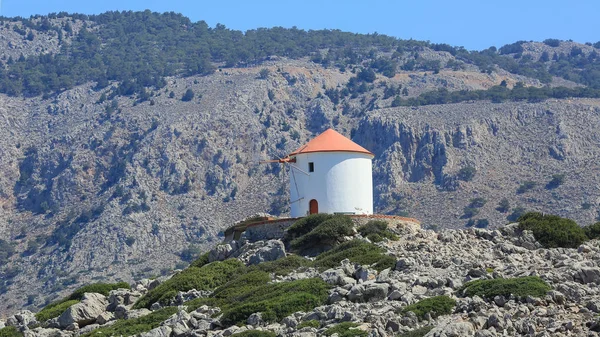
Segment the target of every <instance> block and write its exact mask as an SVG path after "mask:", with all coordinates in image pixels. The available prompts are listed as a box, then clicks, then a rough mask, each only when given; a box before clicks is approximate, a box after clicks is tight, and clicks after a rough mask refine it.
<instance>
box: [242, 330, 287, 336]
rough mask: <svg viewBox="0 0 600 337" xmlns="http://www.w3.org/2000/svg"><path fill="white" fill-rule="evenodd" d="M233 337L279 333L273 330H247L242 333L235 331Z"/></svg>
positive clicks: (274, 334)
mask: <svg viewBox="0 0 600 337" xmlns="http://www.w3.org/2000/svg"><path fill="white" fill-rule="evenodd" d="M231 336H232V337H234V336H237V337H277V334H276V333H274V332H271V331H260V330H247V331H244V332H240V333H234V334H233V335H231Z"/></svg>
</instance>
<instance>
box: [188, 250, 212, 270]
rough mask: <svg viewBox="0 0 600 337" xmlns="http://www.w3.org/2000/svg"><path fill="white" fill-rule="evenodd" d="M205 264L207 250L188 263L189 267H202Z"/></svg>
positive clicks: (206, 262) (206, 261)
mask: <svg viewBox="0 0 600 337" xmlns="http://www.w3.org/2000/svg"><path fill="white" fill-rule="evenodd" d="M205 264H208V252H206V253H204V254H202V255H200V256H199V257H198V258H197V259H196V260H195V261H193V262H192V263H190V267H196V268H200V267H203V266H204V265H205Z"/></svg>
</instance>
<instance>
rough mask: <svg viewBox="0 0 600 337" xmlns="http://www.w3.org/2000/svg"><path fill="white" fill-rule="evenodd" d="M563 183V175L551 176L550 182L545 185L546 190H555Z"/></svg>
mask: <svg viewBox="0 0 600 337" xmlns="http://www.w3.org/2000/svg"><path fill="white" fill-rule="evenodd" d="M564 183H565V175H564V174H553V175H552V180H550V181H549V182H548V183H547V184H546V189H549V190H550V189H553V188H557V187H559V186H560V185H562V184H564Z"/></svg>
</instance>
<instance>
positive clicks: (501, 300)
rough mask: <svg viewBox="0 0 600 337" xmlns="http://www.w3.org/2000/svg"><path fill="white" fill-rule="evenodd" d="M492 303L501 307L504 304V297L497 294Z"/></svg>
mask: <svg viewBox="0 0 600 337" xmlns="http://www.w3.org/2000/svg"><path fill="white" fill-rule="evenodd" d="M494 303H496V305H497V306H499V307H503V306H504V305H505V304H506V298H505V297H504V296H502V295H498V296H496V297H494Z"/></svg>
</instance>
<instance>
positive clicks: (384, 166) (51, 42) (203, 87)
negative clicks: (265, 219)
mask: <svg viewBox="0 0 600 337" xmlns="http://www.w3.org/2000/svg"><path fill="white" fill-rule="evenodd" d="M128 15H130V16H139V17H147V18H149V20H145V21H144V20H141V19H140V20H139V21H136V20H133V19H131V20H129V19H128V17H127V16H128ZM121 16H123V17H121ZM136 18H137V17H136ZM150 19H151V20H150ZM3 20H4V21H2V24H1V25H0V27H1V28H0V45H1V46H2V47H0V63H1V64H2V70H1V71H0V92H2V93H1V94H0V130H2V131H3V132H0V172H1V174H0V240H1V241H0V293H1V295H0V297H1V298H2V301H0V313H2V314H3V315H8V314H10V313H14V312H16V311H17V310H19V309H21V308H23V307H28V308H30V309H32V310H35V309H36V308H40V307H42V306H44V305H45V304H47V303H49V302H51V301H52V300H54V299H56V298H59V297H61V296H64V295H65V294H68V293H69V292H70V291H71V290H73V289H75V288H77V287H78V286H79V285H81V284H85V283H89V282H92V281H98V280H104V281H111V282H113V281H119V280H123V281H126V282H133V281H134V280H140V279H142V278H144V277H150V276H157V275H161V274H168V273H169V271H170V270H172V269H173V268H175V267H178V268H182V267H184V266H185V265H187V264H188V263H189V262H190V261H192V260H193V259H194V257H196V256H197V255H198V253H199V252H200V251H205V250H207V249H209V248H211V247H212V246H214V245H215V244H217V243H218V242H220V241H221V239H222V237H221V235H222V232H223V230H224V229H225V228H227V227H228V226H230V225H231V224H233V223H235V222H236V221H239V220H240V219H243V218H245V217H247V216H250V215H252V214H255V213H258V212H268V213H271V214H275V215H283V216H285V215H286V212H287V195H288V192H287V173H286V170H285V169H283V168H282V167H281V166H279V165H277V164H272V165H264V164H260V161H261V160H264V159H269V158H277V157H282V156H285V155H286V154H287V153H289V152H290V151H292V150H294V149H296V148H297V147H298V146H300V145H301V144H303V143H305V142H306V141H308V140H309V139H311V138H312V137H314V136H315V135H317V134H318V133H319V132H321V131H323V130H325V129H327V128H328V127H333V128H335V129H336V130H338V131H340V132H342V133H344V134H345V135H347V136H349V137H351V138H352V139H353V140H354V141H356V142H357V143H359V144H361V145H363V146H364V147H366V148H367V149H369V150H371V151H373V152H374V153H375V154H376V158H375V161H374V185H375V192H376V193H375V198H376V204H375V208H376V209H377V211H378V212H380V213H386V214H398V215H407V214H408V215H410V216H412V217H415V218H418V219H419V220H421V221H422V224H423V226H424V227H428V228H464V227H465V226H479V227H488V226H489V227H496V226H499V225H503V224H505V223H507V222H509V220H508V219H507V217H508V218H509V219H516V218H517V217H518V215H519V214H521V213H523V212H524V211H525V210H538V211H543V212H549V213H554V214H559V215H561V216H565V217H569V218H572V219H575V220H576V221H577V222H578V223H580V224H581V225H587V224H591V223H593V222H594V221H595V219H596V217H597V216H598V203H599V201H598V197H599V196H600V191H598V177H597V176H596V175H595V174H593V172H596V171H597V170H598V164H597V162H598V160H597V159H598V157H599V156H598V151H599V150H598V143H599V138H600V135H599V134H598V131H597V128H594V126H595V125H598V122H599V121H598V118H599V117H598V116H599V114H598V112H599V110H598V109H599V108H598V104H599V103H600V100H599V99H598V98H597V97H600V95H597V93H596V90H597V84H596V82H595V78H594V77H593V76H591V75H590V74H593V73H594V69H595V68H594V67H595V66H596V65H597V55H596V49H597V47H598V46H595V45H583V44H578V43H575V42H569V41H558V42H556V41H544V42H543V43H542V42H519V43H516V44H514V45H509V46H505V47H502V48H500V49H499V50H495V48H494V50H491V49H490V50H486V51H481V52H467V51H465V50H464V49H460V48H454V47H450V46H446V45H434V44H428V43H425V42H422V43H421V42H418V41H412V42H410V41H409V42H407V41H402V40H396V39H393V38H388V37H383V36H358V37H355V38H356V39H358V40H345V39H347V38H348V36H347V35H343V33H340V34H341V35H339V36H338V35H335V34H336V32H327V31H326V32H313V33H310V34H321V35H322V36H319V38H320V39H322V40H321V41H325V42H326V43H331V44H329V45H326V44H323V43H325V42H321V44H317V43H314V42H313V40H311V39H314V36H313V35H309V33H306V32H305V33H301V32H300V31H294V30H289V31H286V30H284V31H280V30H275V29H274V30H264V31H260V30H259V31H257V32H256V34H257V35H256V36H253V35H252V34H246V35H243V34H242V36H243V37H245V38H247V39H249V40H243V38H242V37H240V36H239V34H238V32H235V31H229V30H227V29H225V28H224V27H220V26H219V27H215V28H214V29H212V28H207V27H205V26H203V25H202V24H201V23H197V24H192V23H190V22H188V21H189V20H187V21H186V19H184V18H181V17H175V18H173V17H172V16H169V15H167V14H165V15H163V16H161V15H156V14H153V13H131V12H127V13H122V14H119V13H106V14H104V15H101V16H98V17H94V16H89V17H88V16H81V15H65V14H61V15H51V16H48V17H35V18H31V19H29V20H22V19H18V18H15V19H3ZM170 20H172V21H170ZM127 22H132V25H131V26H128V25H127ZM136 22H138V23H139V22H154V23H155V25H156V26H148V27H145V26H142V28H143V29H141V28H139V27H137V26H135V27H133V26H134V25H133V23H136ZM162 23H165V24H164V25H162ZM167 23H168V24H167ZM138 26H139V25H138ZM156 27H159V28H160V29H163V30H165V31H167V32H169V34H175V33H176V34H180V35H176V36H177V38H172V39H171V40H174V41H175V40H177V41H184V42H185V41H188V42H189V41H196V42H197V41H201V42H202V41H208V42H206V43H207V46H204V47H206V48H208V50H209V51H210V53H207V54H204V53H200V54H201V55H200V54H199V53H198V52H197V51H198V50H204V49H197V50H196V49H189V50H188V49H185V48H184V47H182V46H183V45H190V43H188V42H186V43H183V42H182V43H181V45H177V46H176V48H181V53H180V54H185V55H187V56H185V57H183V56H182V58H181V59H170V58H168V56H169V55H172V56H173V57H179V56H178V55H180V54H178V53H175V52H169V53H165V54H168V56H164V55H163V54H161V53H162V52H165V50H166V51H172V50H171V49H169V48H175V47H173V46H169V45H164V46H163V47H161V48H159V49H160V52H159V51H157V52H156V53H147V52H145V50H144V49H143V48H141V47H143V46H148V45H150V44H148V45H146V43H149V42H148V41H153V40H148V39H150V38H149V37H148V35H149V34H141V33H139V32H140V31H143V32H147V31H150V32H153V33H154V35H152V34H150V36H157V38H158V37H160V36H163V35H164V36H167V37H169V36H171V37H173V36H175V35H169V34H166V33H165V34H163V35H161V34H162V33H160V32H162V30H159V29H158V28H156ZM153 29H154V30H153ZM30 33H31V34H30ZM202 34H205V35H202ZM240 34H241V33H240ZM260 34H296V35H298V36H300V37H301V38H302V39H305V40H302V41H303V43H305V44H303V45H302V48H300V47H298V46H285V48H284V47H281V48H280V46H278V45H275V46H273V45H270V44H265V42H264V41H263V40H261V38H262V35H260ZM302 34H304V35H302ZM328 34H329V35H328ZM350 35H352V36H354V35H353V34H350ZM123 36H129V37H130V38H129V39H122V37H123ZM274 36H275V37H277V35H274ZM117 37H118V38H117ZM300 37H299V38H298V41H300V40H301V39H300ZM194 38H198V39H199V40H194ZM190 39H191V40H190ZM236 39H237V40H236ZM281 40H282V39H275V38H273V39H272V41H281ZM283 40H285V41H290V39H287V40H286V39H283ZM292 40H294V39H292ZM157 41H158V40H157ZM165 41H168V39H165V40H160V41H158V42H160V44H159V43H158V42H156V41H155V42H156V43H155V44H154V45H153V46H156V45H162V44H164V43H166V42H165ZM219 41H221V42H223V43H222V45H219V47H217V46H216V44H218V42H219ZM231 41H237V43H238V44H240V45H242V44H243V45H244V46H245V47H244V48H246V49H244V50H247V53H252V55H249V54H248V55H246V54H244V53H243V52H241V51H240V50H239V49H235V48H233V47H231V46H230V44H231V43H230V42H231ZM329 41H334V42H335V41H337V42H335V43H334V42H329ZM272 43H275V42H272ZM336 43H337V44H336ZM123 45H125V46H127V47H128V48H129V49H126V50H128V51H131V52H132V53H133V52H138V54H132V55H133V56H131V55H130V57H122V59H123V60H126V61H127V62H131V63H126V62H125V63H123V64H121V63H115V62H116V60H118V59H119V58H116V57H113V56H114V55H119V54H118V52H119V50H122V49H119V48H122V47H123ZM232 45H233V46H235V43H233V44H232ZM256 46H259V47H260V48H259V47H256ZM261 46H262V47H261ZM340 46H341V47H340ZM134 47H135V48H134ZM138 47H140V48H138ZM201 47H202V46H200V47H198V48H201ZM204 47H202V48H204ZM102 48H104V49H102ZM148 48H149V47H148ZM228 48H233V49H228ZM286 48H287V49H286ZM294 48H297V49H294ZM173 50H175V49H173ZM261 50H267V51H268V55H263V54H264V53H263V54H261V52H260V51H261ZM290 50H291V51H290ZM187 53H189V55H188V54H187ZM194 53H195V54H194ZM90 55H92V56H90ZM94 55H97V56H98V57H96V58H94V57H95V56H94ZM127 55H129V54H127ZM140 55H149V56H148V57H151V56H152V55H159V56H160V57H164V58H165V59H161V58H160V57H158V56H157V59H152V58H149V59H147V60H145V61H146V62H145V63H144V64H145V65H146V66H148V65H152V66H148V67H150V68H145V67H146V66H143V65H141V63H137V62H135V60H138V59H139V57H141V56H140ZM161 55H162V56H161ZM244 55H245V56H244ZM102 57H104V58H105V59H103V58H102ZM169 57H170V56H169ZM196 58H202V59H203V60H204V61H206V62H204V61H203V62H204V63H203V64H202V65H199V64H195V65H193V64H191V63H190V62H191V61H192V60H195V59H196ZM132 60H133V61H132ZM171 61H172V62H171ZM94 62H95V63H94ZM168 62H171V63H168ZM165 64H173V65H175V64H177V65H181V68H177V67H176V66H173V69H171V67H166V65H165ZM542 66H543V67H542ZM94 67H97V68H99V69H102V70H103V73H102V74H97V73H96V72H94V71H92V70H93V69H96V68H94ZM119 67H120V68H119ZM194 67H195V68H194ZM61 69H63V70H64V71H61ZM90 69H92V70H90ZM115 69H116V70H115ZM160 69H162V70H161V72H160V76H159V75H156V76H154V75H155V73H156V72H157V71H158V70H160ZM190 69H191V70H190ZM194 69H195V70H194ZM119 70H120V71H119ZM145 72H151V73H152V76H153V77H152V78H150V79H148V78H145V77H144V76H142V75H143V74H144V73H145ZM127 76H129V77H127ZM143 83H146V84H143ZM536 90H537V91H536ZM190 93H191V94H190ZM432 93H433V94H432ZM471 94H473V95H471ZM451 95H462V96H460V97H458V96H451ZM469 95H471V96H469ZM536 95H537V96H536ZM540 95H541V96H540ZM190 96H191V97H190ZM465 97H466V98H465ZM467 98H468V99H467ZM411 99H412V100H411ZM454 101H456V102H457V103H451V102H454ZM492 102H493V103H492ZM432 103H444V104H432Z"/></svg>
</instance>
